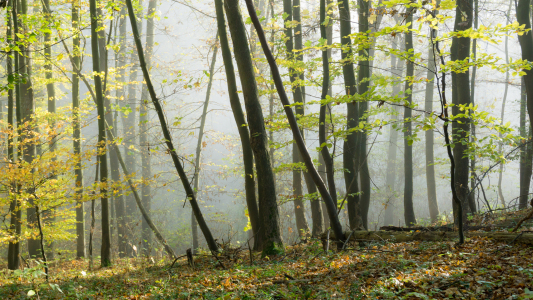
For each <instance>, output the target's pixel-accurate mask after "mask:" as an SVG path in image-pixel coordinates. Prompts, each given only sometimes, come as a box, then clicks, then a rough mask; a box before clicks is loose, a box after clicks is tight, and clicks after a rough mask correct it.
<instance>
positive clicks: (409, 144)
mask: <svg viewBox="0 0 533 300" xmlns="http://www.w3.org/2000/svg"><path fill="white" fill-rule="evenodd" d="M413 13H414V11H413V9H410V10H409V11H408V12H407V14H408V16H407V18H406V20H405V22H406V24H409V27H408V32H407V33H406V34H405V51H414V47H413V32H412V31H411V30H412V29H413V24H412V22H413ZM413 53H414V52H413ZM411 59H414V58H411V57H408V59H407V61H406V62H405V64H406V67H407V68H406V72H405V77H406V78H407V79H406V81H405V91H406V93H407V97H406V100H405V101H406V102H407V103H408V104H409V105H406V106H405V109H404V120H405V122H404V133H403V135H404V141H403V143H404V149H405V150H404V177H405V179H404V183H405V185H404V191H403V209H404V217H405V224H406V225H407V226H413V225H416V217H415V211H414V207H413V141H412V139H411V135H412V132H411V131H412V126H413V125H412V123H411V115H412V111H411V106H412V105H413V91H412V85H411V83H410V81H409V79H408V78H411V77H413V76H414V74H415V65H414V63H413V62H412V61H411Z"/></svg>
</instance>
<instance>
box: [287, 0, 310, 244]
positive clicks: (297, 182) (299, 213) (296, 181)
mask: <svg viewBox="0 0 533 300" xmlns="http://www.w3.org/2000/svg"><path fill="white" fill-rule="evenodd" d="M299 3H300V1H299V0H294V5H293V3H292V0H283V12H284V15H285V16H287V17H286V18H285V22H284V26H285V28H284V29H285V36H286V37H287V39H286V41H285V47H287V60H288V61H290V63H291V64H298V63H300V61H301V60H302V59H303V57H302V56H301V54H300V53H298V52H297V51H298V50H300V49H302V35H301V27H302V25H301V24H300V22H301V18H300V4H299ZM293 17H294V18H293ZM293 19H294V20H293ZM293 21H294V22H296V23H297V25H296V27H295V28H294V32H295V33H297V32H298V31H300V33H299V34H298V35H296V34H294V36H293V30H292V28H293V27H294V25H293V24H292V22H293ZM293 43H294V44H295V46H296V47H293ZM295 51H296V52H295ZM293 52H295V53H296V55H295V54H294V53H293ZM289 77H290V81H291V85H292V90H293V100H294V103H295V104H296V103H300V105H296V106H295V107H294V108H295V111H296V115H297V117H302V116H303V114H304V106H303V105H304V101H305V100H304V95H303V93H304V91H303V87H302V86H300V85H301V84H302V81H301V80H303V74H302V73H299V72H297V71H296V69H295V68H293V67H289ZM300 131H301V132H302V135H303V134H304V132H303V127H300ZM300 161H301V158H300V153H299V152H298V146H297V145H296V144H293V145H292V162H293V163H294V164H298V163H300ZM292 185H293V186H292V189H293V204H294V216H295V217H296V228H297V229H298V234H299V236H300V237H304V236H306V235H307V234H308V232H309V225H308V223H307V219H306V218H305V207H304V202H303V185H302V170H301V169H300V168H299V167H295V168H294V169H293V171H292Z"/></svg>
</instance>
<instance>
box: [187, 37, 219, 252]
mask: <svg viewBox="0 0 533 300" xmlns="http://www.w3.org/2000/svg"><path fill="white" fill-rule="evenodd" d="M217 52H218V34H217V36H216V39H215V46H214V47H213V58H212V59H211V66H209V83H208V84H207V92H206V93H205V102H204V109H203V111H202V117H201V121H200V130H199V132H198V143H197V144H196V156H195V162H194V187H193V188H194V192H195V196H197V198H198V185H199V183H200V171H201V168H200V157H201V155H202V141H203V138H204V127H205V120H206V118H207V107H208V106H209V97H210V96H211V86H212V84H213V72H214V71H215V63H216V61H217ZM197 226H198V224H197V223H196V219H195V218H194V212H193V214H192V216H191V229H192V251H193V254H195V253H196V251H197V249H198V228H197Z"/></svg>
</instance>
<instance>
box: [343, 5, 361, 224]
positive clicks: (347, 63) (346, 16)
mask: <svg viewBox="0 0 533 300" xmlns="http://www.w3.org/2000/svg"><path fill="white" fill-rule="evenodd" d="M337 3H338V7H339V18H340V34H341V44H342V47H343V51H341V58H342V73H343V75H344V88H345V91H346V98H345V99H346V102H347V103H346V106H347V115H346V118H347V121H346V125H347V126H346V130H347V131H350V130H351V129H352V128H356V127H357V125H358V123H359V122H358V118H359V110H358V105H357V103H356V102H355V101H353V99H352V98H353V97H354V95H355V94H357V82H356V80H355V73H354V65H353V55H352V41H351V38H350V35H351V34H352V30H351V18H350V6H349V5H350V3H349V1H341V0H337ZM344 48H346V49H344ZM357 154H358V150H357V141H356V133H355V132H351V133H349V134H348V135H347V136H346V140H345V142H344V152H343V167H344V182H345V184H346V194H347V195H348V198H347V199H348V219H349V221H350V228H351V229H356V228H358V227H359V226H360V225H362V224H361V222H360V221H361V220H362V219H361V215H360V209H359V204H360V203H359V199H360V197H359V195H358V193H359V187H358V179H357V174H358V173H359V168H358V166H359V160H358V157H357Z"/></svg>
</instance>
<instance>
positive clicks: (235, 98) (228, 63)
mask: <svg viewBox="0 0 533 300" xmlns="http://www.w3.org/2000/svg"><path fill="white" fill-rule="evenodd" d="M215 8H216V13H217V26H218V36H219V39H220V50H221V52H222V59H223V60H224V69H225V71H226V82H227V85H228V94H229V101H230V105H231V110H232V111H233V117H234V119H235V123H236V124H237V130H238V131H239V137H240V140H241V147H242V159H243V163H244V189H245V191H246V205H247V206H248V216H249V218H250V223H251V224H252V232H253V236H254V249H255V250H259V249H261V247H262V246H261V245H262V238H261V234H260V227H261V220H260V218H259V209H258V206H257V200H256V196H255V175H254V154H253V150H252V144H251V142H250V133H249V131H248V125H247V124H246V120H245V118H244V112H243V110H242V107H241V102H240V100H239V94H238V93H237V80H236V79H235V70H234V67H233V58H232V57H231V51H230V47H229V42H228V34H227V32H226V21H225V17H224V7H223V3H222V0H215Z"/></svg>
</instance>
